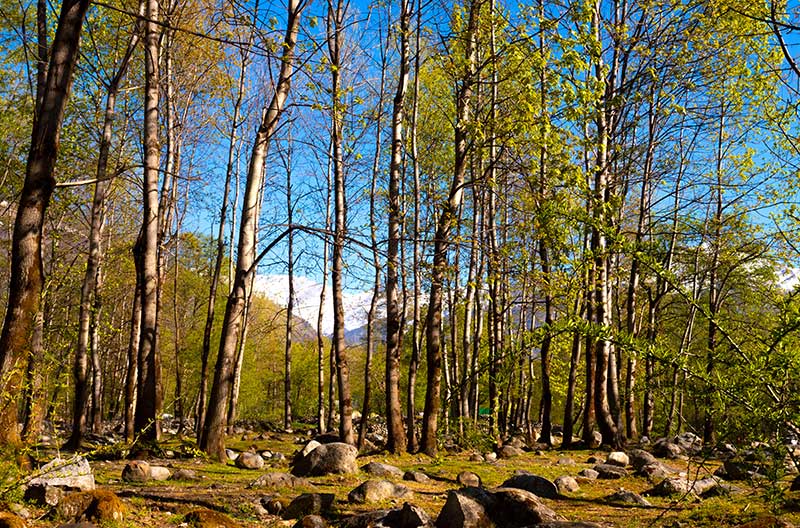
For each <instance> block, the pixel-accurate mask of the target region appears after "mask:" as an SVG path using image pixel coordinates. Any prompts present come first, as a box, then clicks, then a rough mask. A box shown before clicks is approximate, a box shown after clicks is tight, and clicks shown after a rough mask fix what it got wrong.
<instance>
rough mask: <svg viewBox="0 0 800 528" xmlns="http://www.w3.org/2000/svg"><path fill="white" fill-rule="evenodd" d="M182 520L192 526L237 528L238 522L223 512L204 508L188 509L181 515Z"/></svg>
mask: <svg viewBox="0 0 800 528" xmlns="http://www.w3.org/2000/svg"><path fill="white" fill-rule="evenodd" d="M183 521H184V522H185V523H186V524H188V525H189V526H193V527H194V528H239V524H238V523H236V522H235V521H234V520H233V519H231V518H230V517H228V516H227V515H225V514H224V513H220V512H218V511H214V510H208V509H205V508H201V509H197V510H192V511H190V512H189V513H187V514H186V515H184V516H183Z"/></svg>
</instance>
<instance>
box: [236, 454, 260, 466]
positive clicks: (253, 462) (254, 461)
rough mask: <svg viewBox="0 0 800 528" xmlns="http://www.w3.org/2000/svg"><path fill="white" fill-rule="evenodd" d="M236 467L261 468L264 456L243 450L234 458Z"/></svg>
mask: <svg viewBox="0 0 800 528" xmlns="http://www.w3.org/2000/svg"><path fill="white" fill-rule="evenodd" d="M236 467H238V468H241V469H261V468H263V467H264V458H263V457H262V456H261V455H259V454H258V453H249V452H245V453H242V454H240V455H239V456H238V457H237V458H236Z"/></svg>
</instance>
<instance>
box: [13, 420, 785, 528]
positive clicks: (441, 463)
mask: <svg viewBox="0 0 800 528" xmlns="http://www.w3.org/2000/svg"><path fill="white" fill-rule="evenodd" d="M262 436H266V438H264V439H260V440H252V439H249V438H248V437H246V436H245V437H244V438H242V439H239V440H230V439H229V441H228V447H230V448H232V449H235V450H239V451H246V450H248V449H253V448H254V449H255V450H256V451H257V452H261V451H264V450H270V451H272V452H277V453H283V454H284V455H285V456H286V458H285V459H284V460H281V461H270V460H267V465H266V466H265V467H264V468H263V469H261V470H247V469H239V468H237V467H235V466H234V465H233V462H230V463H228V464H221V463H214V462H210V461H208V460H206V459H203V458H200V457H195V458H178V457H176V458H170V459H151V460H149V462H150V463H151V464H152V465H162V466H167V467H169V468H170V470H171V471H172V472H173V473H174V472H175V471H176V470H177V469H190V470H193V471H195V472H196V473H197V475H198V476H199V477H200V478H199V480H195V481H173V480H167V481H149V482H146V483H142V484H133V483H129V482H124V481H122V479H121V474H122V469H123V468H124V466H125V464H126V463H127V461H126V460H97V461H92V462H91V466H92V469H93V471H94V473H95V478H96V482H97V487H98V488H99V489H104V490H109V491H113V492H115V493H116V494H117V495H118V496H120V497H121V498H122V500H123V502H124V503H125V505H126V508H127V514H126V516H125V519H124V520H123V521H122V522H113V523H112V524H110V525H109V524H106V526H109V527H110V528H126V527H130V528H134V527H137V528H138V527H145V526H147V527H151V526H165V527H176V526H188V524H187V523H186V522H185V520H184V516H185V515H186V513H188V512H189V511H191V510H194V509H197V508H198V507H200V508H208V509H211V510H216V511H219V512H223V513H225V514H227V515H228V516H230V517H231V518H233V519H234V521H235V523H236V525H237V526H240V527H242V528H244V527H248V528H249V527H278V526H284V527H291V526H293V525H294V524H295V522H296V521H294V520H291V521H289V520H282V519H280V518H279V517H277V516H268V515H264V512H263V509H260V508H258V507H257V506H256V505H257V504H259V500H260V499H261V498H262V497H264V496H267V495H271V496H276V497H280V498H281V499H284V500H286V501H290V500H291V499H293V498H294V497H296V496H298V495H300V494H301V493H304V492H318V493H333V494H334V495H335V502H334V506H333V511H332V512H331V514H329V515H326V516H325V517H326V519H327V520H328V521H329V522H331V523H332V525H335V523H336V521H338V520H341V519H343V518H345V517H348V516H350V515H353V514H358V513H364V512H368V511H374V510H378V509H385V508H393V507H400V506H402V505H403V503H404V502H409V503H411V504H414V505H416V506H419V507H421V508H423V509H424V510H425V511H426V512H427V513H428V515H430V516H431V518H432V519H433V520H435V519H436V517H437V515H438V513H439V511H440V510H441V509H442V506H443V505H444V503H445V500H446V498H447V492H448V490H452V489H457V488H459V487H460V486H459V484H458V483H457V481H456V476H457V475H458V473H459V472H461V471H464V470H467V471H472V472H474V473H476V474H477V475H478V476H480V477H481V479H482V482H483V486H484V487H486V488H492V487H496V486H499V485H500V484H501V483H502V482H503V481H504V480H506V479H507V478H509V477H510V476H511V475H513V473H514V471H516V470H527V471H530V472H532V473H534V474H537V475H540V476H542V477H545V478H548V479H550V480H554V479H555V478H557V477H559V476H562V475H570V476H573V477H576V476H577V475H578V472H579V471H580V470H582V469H584V468H591V467H593V466H594V463H589V462H588V459H589V458H590V457H592V456H594V457H597V458H599V459H601V461H602V460H605V457H606V456H607V453H606V452H603V451H600V450H596V451H595V450H580V451H570V450H558V449H551V450H547V451H539V452H538V454H537V453H535V452H526V453H524V454H523V455H520V456H517V457H514V458H511V459H504V460H502V459H501V460H498V461H496V462H491V463H489V462H472V461H470V455H471V454H472V452H462V453H457V454H453V453H443V454H442V455H441V456H440V457H439V458H436V459H432V458H430V457H427V456H425V455H409V454H403V455H398V456H395V455H389V454H386V453H381V454H377V455H371V456H360V457H359V458H358V460H357V463H358V465H359V467H360V466H363V465H364V464H366V463H368V462H372V461H375V462H381V463H386V464H391V465H394V466H397V467H399V468H400V469H402V470H404V471H406V470H418V471H422V472H424V473H427V474H428V475H429V476H430V477H431V479H430V480H429V481H427V482H424V483H417V482H408V481H403V482H402V483H403V484H405V485H407V486H408V487H409V488H410V489H411V490H412V492H413V496H412V497H410V498H405V499H397V500H391V501H384V502H379V503H373V504H366V505H355V504H351V503H349V502H348V501H347V494H348V493H349V492H350V491H351V490H353V489H354V488H355V487H356V486H358V485H359V484H361V483H362V482H364V481H365V480H368V479H369V478H374V477H370V476H368V475H366V474H364V473H361V472H359V473H356V474H353V475H328V476H324V477H312V478H310V479H308V480H309V481H310V483H311V487H308V488H295V489H288V488H286V489H282V488H277V489H268V488H253V489H250V488H248V484H250V483H251V482H253V481H254V480H256V478H258V476H259V475H261V474H263V473H266V472H271V471H282V472H289V471H290V469H289V461H290V460H291V458H292V455H293V453H294V452H295V451H296V450H298V449H300V448H302V445H303V444H302V443H300V441H299V438H298V436H297V435H291V434H283V433H268V434H267V435H262ZM170 445H172V446H173V447H175V448H177V447H178V446H179V445H180V440H179V439H175V440H173V441H172V442H167V444H165V448H166V449H170ZM175 451H176V452H177V449H175ZM45 454H46V453H44V452H43V453H39V455H40V456H41V455H45ZM52 455H53V456H55V453H52ZM565 458H569V459H571V460H572V461H574V464H565V460H564V459H565ZM559 460H560V462H559ZM663 462H664V464H665V465H667V466H669V467H671V468H672V469H674V470H676V471H679V472H686V473H687V474H690V475H698V476H699V477H702V476H707V475H709V474H711V473H713V471H714V470H715V469H716V467H717V466H718V465H719V463H718V462H714V461H703V460H698V459H689V460H664V461H663ZM393 480H399V479H393ZM578 482H579V485H580V490H579V491H577V492H573V493H570V494H568V495H566V496H563V497H560V498H558V499H554V500H548V499H542V501H543V502H544V503H545V504H546V505H547V506H548V507H550V508H552V509H553V510H554V511H555V512H556V513H558V514H560V515H563V516H564V517H565V518H566V519H567V520H569V521H589V522H595V523H600V524H601V525H603V526H615V527H620V528H622V527H651V526H652V527H669V528H678V527H690V526H698V527H728V526H742V525H744V524H745V523H748V522H752V521H754V520H757V521H759V522H760V523H761V524H756V525H754V526H759V527H760V526H764V527H766V526H791V525H797V526H800V506H795V507H791V506H787V501H785V500H784V501H782V502H781V503H780V504H778V502H777V501H774V500H773V501H771V502H770V501H768V500H767V499H766V498H765V497H766V491H767V489H766V487H765V486H764V485H758V484H756V483H748V482H737V483H736V486H737V487H738V488H740V490H739V491H738V492H736V493H733V494H730V495H728V496H719V497H713V498H708V499H704V500H700V499H697V498H681V499H675V498H662V497H651V496H647V491H648V490H649V489H651V488H652V487H653V485H652V484H651V483H650V482H648V481H647V480H646V479H645V478H642V477H637V476H633V475H631V476H628V477H625V478H622V479H616V480H601V479H598V480H587V479H580V478H579V479H578ZM789 483H790V480H786V482H785V483H782V484H783V485H784V486H785V487H786V488H788V486H789ZM620 488H624V489H626V490H629V491H634V492H636V493H639V494H641V495H644V496H645V498H646V499H647V500H648V501H650V503H651V504H652V506H650V507H641V506H623V505H612V504H609V503H608V502H606V501H605V500H604V498H605V497H607V496H609V495H610V494H612V493H614V492H616V491H618V490H619V489H620ZM787 496H788V498H789V501H788V504H789V505H791V504H795V505H798V504H800V493H798V494H797V495H796V496H794V497H793V496H792V495H791V494H788V492H787V495H786V496H785V497H784V498H786V497H787ZM26 507H27V509H28V510H30V512H31V514H32V518H31V519H29V520H28V526H29V527H55V526H58V525H59V523H60V522H59V520H58V519H53V518H52V517H51V516H49V515H48V512H47V511H45V510H44V509H42V508H38V507H36V506H33V505H27V506H26ZM259 511H260V512H261V513H260V514H259ZM773 515H775V516H777V517H778V518H779V519H780V520H781V521H784V522H786V523H787V524H774V523H773V522H766V521H767V519H768V517H769V516H773ZM765 522H766V523H765ZM3 526H4V525H3Z"/></svg>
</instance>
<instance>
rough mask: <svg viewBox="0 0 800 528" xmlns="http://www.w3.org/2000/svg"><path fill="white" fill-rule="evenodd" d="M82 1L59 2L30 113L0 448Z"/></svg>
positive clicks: (19, 367)
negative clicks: (35, 109)
mask: <svg viewBox="0 0 800 528" xmlns="http://www.w3.org/2000/svg"><path fill="white" fill-rule="evenodd" d="M88 7H89V1H88V0H65V1H64V2H63V3H62V4H61V12H60V14H59V19H58V26H57V28H56V34H55V38H54V39H53V44H52V49H51V53H50V61H49V66H48V69H47V74H46V79H45V82H44V89H43V91H42V97H41V101H42V102H41V105H40V110H39V112H37V114H36V115H35V117H34V123H33V130H32V133H31V147H30V151H29V154H28V161H27V164H26V169H25V182H24V184H23V188H22V193H21V195H20V201H19V207H18V208H17V215H16V219H15V222H14V233H13V236H12V240H11V273H10V281H9V291H8V308H7V310H6V316H5V320H4V322H3V330H2V334H0V380H2V384H1V386H0V394H2V398H1V399H0V446H8V447H11V448H17V447H19V446H20V443H21V439H20V436H19V429H18V428H17V398H16V397H17V395H19V394H21V393H22V387H21V383H22V376H23V371H24V369H25V366H26V364H27V361H28V357H29V355H30V354H31V349H32V344H33V339H32V336H33V334H34V331H35V316H36V313H37V312H38V311H39V306H40V302H41V294H42V288H43V273H42V260H41V246H42V226H43V224H44V217H45V213H46V211H47V207H48V205H49V204H50V197H51V196H52V194H53V189H54V188H55V175H54V167H55V162H56V157H57V155H58V146H59V139H60V133H61V124H62V122H63V119H64V110H65V108H66V104H67V100H68V98H69V93H70V88H71V85H72V76H73V72H74V70H75V63H76V61H77V57H78V47H79V41H80V33H81V28H82V26H83V20H84V15H85V14H86V10H87V9H88Z"/></svg>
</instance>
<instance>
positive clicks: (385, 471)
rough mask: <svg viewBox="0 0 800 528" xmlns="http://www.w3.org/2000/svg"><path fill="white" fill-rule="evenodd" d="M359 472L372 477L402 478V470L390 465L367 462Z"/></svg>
mask: <svg viewBox="0 0 800 528" xmlns="http://www.w3.org/2000/svg"><path fill="white" fill-rule="evenodd" d="M361 471H363V472H364V473H367V474H369V475H372V476H374V477H402V476H403V470H402V469H400V468H399V467H396V466H392V465H390V464H382V463H380V462H369V463H368V464H364V465H363V466H361Z"/></svg>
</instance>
